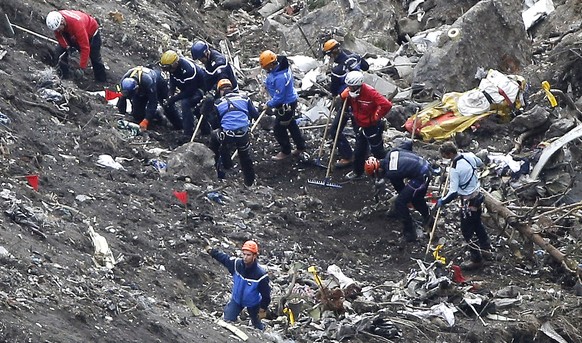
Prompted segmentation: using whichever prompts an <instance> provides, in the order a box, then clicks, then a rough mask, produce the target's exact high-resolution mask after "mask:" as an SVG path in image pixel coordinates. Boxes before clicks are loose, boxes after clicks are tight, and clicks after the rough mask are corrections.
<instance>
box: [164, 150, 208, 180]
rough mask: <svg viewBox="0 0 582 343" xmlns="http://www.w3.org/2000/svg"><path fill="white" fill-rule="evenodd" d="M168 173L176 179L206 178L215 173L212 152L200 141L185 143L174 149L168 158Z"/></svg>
mask: <svg viewBox="0 0 582 343" xmlns="http://www.w3.org/2000/svg"><path fill="white" fill-rule="evenodd" d="M168 173H170V174H173V175H174V176H175V177H176V178H178V179H184V178H190V179H192V180H195V181H204V180H208V179H209V177H208V176H209V175H215V174H216V172H215V169H214V154H213V152H212V151H211V150H210V149H209V148H208V147H206V145H204V144H202V143H197V142H194V143H186V144H184V145H182V146H181V147H179V148H177V149H176V150H174V151H173V153H172V155H171V156H170V158H169V159H168Z"/></svg>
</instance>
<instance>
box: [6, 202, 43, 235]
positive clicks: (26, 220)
mask: <svg viewBox="0 0 582 343" xmlns="http://www.w3.org/2000/svg"><path fill="white" fill-rule="evenodd" d="M4 213H6V215H8V217H9V218H10V219H12V220H13V221H14V222H15V223H16V224H19V225H22V226H25V227H27V228H29V229H30V231H32V232H33V233H35V234H37V235H39V236H41V237H42V238H43V239H46V235H45V234H44V233H43V232H42V231H41V230H40V227H39V226H38V224H37V223H35V220H36V216H35V214H34V212H33V210H32V209H30V208H27V207H26V206H24V205H22V204H18V203H16V202H12V204H11V205H10V207H9V208H8V209H7V210H5V211H4Z"/></svg>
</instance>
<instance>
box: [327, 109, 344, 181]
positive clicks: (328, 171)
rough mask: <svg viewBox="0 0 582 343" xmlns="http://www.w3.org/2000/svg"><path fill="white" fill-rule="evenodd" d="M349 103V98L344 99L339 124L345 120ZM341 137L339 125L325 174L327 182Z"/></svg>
mask: <svg viewBox="0 0 582 343" xmlns="http://www.w3.org/2000/svg"><path fill="white" fill-rule="evenodd" d="M347 103H348V98H345V99H344V104H343V106H342V112H341V113H340V119H339V122H340V123H341V122H342V121H343V119H344V113H345V111H346V105H347ZM339 135H340V129H339V125H338V128H337V130H336V131H335V138H334V139H333V146H332V148H331V154H330V155H329V162H328V163H327V171H326V172H325V179H326V180H327V179H329V175H330V174H331V165H332V162H333V159H334V158H333V157H334V155H335V148H336V146H337V140H338V138H339Z"/></svg>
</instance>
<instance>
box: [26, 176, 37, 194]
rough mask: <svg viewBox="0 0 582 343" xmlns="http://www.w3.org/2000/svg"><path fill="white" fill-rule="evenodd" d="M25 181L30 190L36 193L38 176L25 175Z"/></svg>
mask: <svg viewBox="0 0 582 343" xmlns="http://www.w3.org/2000/svg"><path fill="white" fill-rule="evenodd" d="M26 180H27V181H28V184H29V185H30V187H32V189H34V190H35V191H38V175H26Z"/></svg>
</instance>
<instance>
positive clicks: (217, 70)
mask: <svg viewBox="0 0 582 343" xmlns="http://www.w3.org/2000/svg"><path fill="white" fill-rule="evenodd" d="M190 52H191V53H192V58H193V59H195V60H199V61H200V62H202V64H204V69H205V70H206V86H207V87H208V90H213V89H216V86H217V84H218V81H220V80H222V79H228V80H230V83H231V84H232V89H233V90H234V91H238V82H237V80H236V77H235V75H234V71H233V70H232V67H231V66H230V64H228V62H227V61H226V58H225V57H224V55H222V54H221V53H220V52H218V51H216V50H214V49H211V48H210V47H209V46H208V44H207V43H205V42H203V41H197V42H196V43H194V44H192V48H191V51H190Z"/></svg>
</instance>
